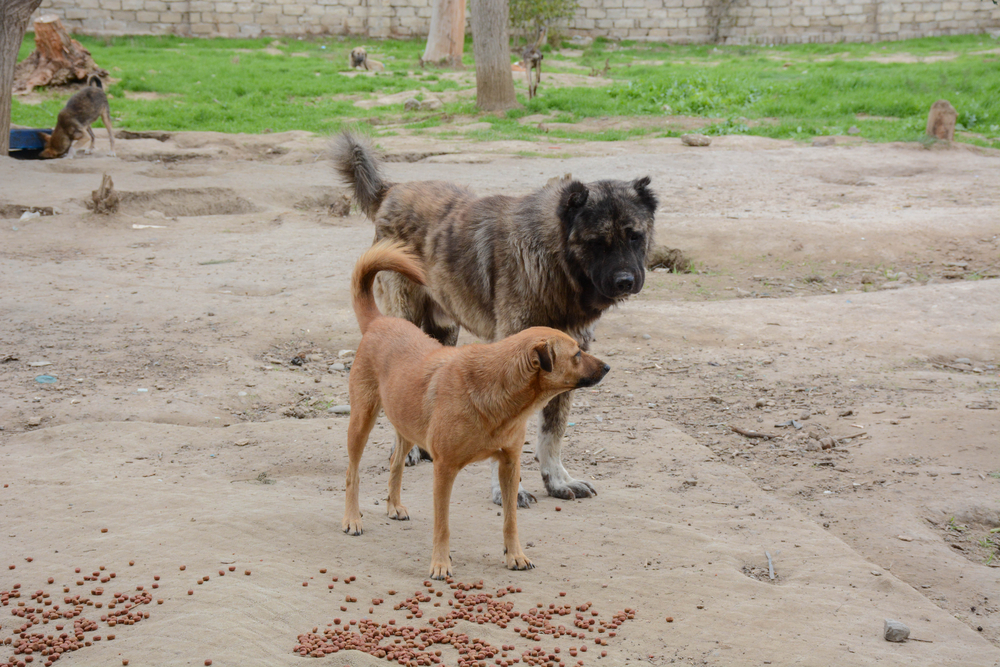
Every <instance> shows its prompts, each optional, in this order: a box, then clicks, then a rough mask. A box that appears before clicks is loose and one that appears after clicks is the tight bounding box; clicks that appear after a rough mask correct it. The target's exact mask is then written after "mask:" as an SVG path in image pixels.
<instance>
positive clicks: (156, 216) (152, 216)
mask: <svg viewBox="0 0 1000 667" xmlns="http://www.w3.org/2000/svg"><path fill="white" fill-rule="evenodd" d="M142 217H144V218H146V219H147V220H166V219H167V216H166V215H164V214H163V212H162V211H157V210H156V209H150V210H148V211H146V212H145V213H143V214H142Z"/></svg>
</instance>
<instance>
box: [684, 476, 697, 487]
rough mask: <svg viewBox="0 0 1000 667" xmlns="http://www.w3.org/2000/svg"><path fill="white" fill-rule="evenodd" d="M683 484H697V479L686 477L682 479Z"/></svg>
mask: <svg viewBox="0 0 1000 667" xmlns="http://www.w3.org/2000/svg"><path fill="white" fill-rule="evenodd" d="M684 486H698V480H696V479H693V478H692V479H686V480H684Z"/></svg>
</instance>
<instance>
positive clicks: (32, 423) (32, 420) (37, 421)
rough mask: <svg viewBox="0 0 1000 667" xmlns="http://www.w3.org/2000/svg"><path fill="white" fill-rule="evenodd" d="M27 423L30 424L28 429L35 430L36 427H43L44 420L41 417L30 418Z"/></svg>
mask: <svg viewBox="0 0 1000 667" xmlns="http://www.w3.org/2000/svg"><path fill="white" fill-rule="evenodd" d="M27 423H28V427H29V428H35V427H36V426H41V425H42V418H41V417H30V418H29V419H28V422H27Z"/></svg>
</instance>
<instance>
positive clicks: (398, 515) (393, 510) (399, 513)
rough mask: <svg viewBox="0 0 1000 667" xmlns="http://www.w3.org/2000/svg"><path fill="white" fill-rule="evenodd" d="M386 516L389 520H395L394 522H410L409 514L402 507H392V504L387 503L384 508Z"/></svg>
mask: <svg viewBox="0 0 1000 667" xmlns="http://www.w3.org/2000/svg"><path fill="white" fill-rule="evenodd" d="M386 514H388V516H389V518H390V519H395V520H396V521H409V520H410V513H409V512H408V511H407V509H406V507H405V506H403V505H393V504H392V503H388V505H387V506H386Z"/></svg>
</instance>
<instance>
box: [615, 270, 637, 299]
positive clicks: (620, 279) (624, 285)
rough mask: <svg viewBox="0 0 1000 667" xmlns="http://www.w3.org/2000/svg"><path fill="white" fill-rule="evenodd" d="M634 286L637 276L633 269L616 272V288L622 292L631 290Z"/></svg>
mask: <svg viewBox="0 0 1000 667" xmlns="http://www.w3.org/2000/svg"><path fill="white" fill-rule="evenodd" d="M633 286H635V276H634V275H632V272H631V271H619V272H618V273H616V274H615V290H617V291H618V292H619V293H620V294H625V293H627V292H631V291H632V287H633Z"/></svg>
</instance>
